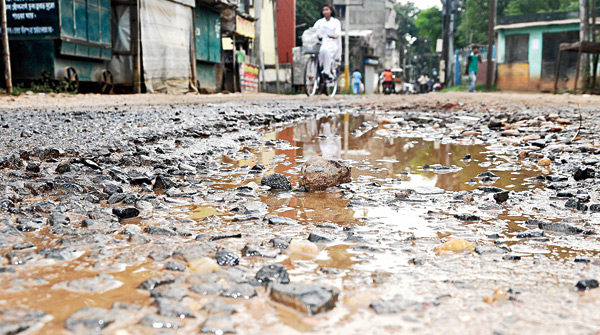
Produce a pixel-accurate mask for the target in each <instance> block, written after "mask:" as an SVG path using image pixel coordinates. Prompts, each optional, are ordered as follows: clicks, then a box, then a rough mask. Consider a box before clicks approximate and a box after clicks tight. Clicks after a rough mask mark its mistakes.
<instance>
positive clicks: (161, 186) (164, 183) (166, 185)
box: [152, 176, 175, 190]
mask: <svg viewBox="0 0 600 335" xmlns="http://www.w3.org/2000/svg"><path fill="white" fill-rule="evenodd" d="M171 187H175V182H173V181H172V180H171V179H169V178H168V177H166V176H157V177H156V179H155V180H154V185H153V186H152V188H153V189H155V190H168V189H170V188H171Z"/></svg>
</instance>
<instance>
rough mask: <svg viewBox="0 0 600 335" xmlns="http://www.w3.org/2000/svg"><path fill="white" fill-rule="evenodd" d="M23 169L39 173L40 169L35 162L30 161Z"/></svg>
mask: <svg viewBox="0 0 600 335" xmlns="http://www.w3.org/2000/svg"><path fill="white" fill-rule="evenodd" d="M25 170H26V171H29V172H33V173H39V172H40V170H41V169H40V166H39V165H37V164H35V163H34V162H30V163H29V164H27V166H26V167H25Z"/></svg>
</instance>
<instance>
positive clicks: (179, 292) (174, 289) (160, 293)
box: [150, 284, 188, 302]
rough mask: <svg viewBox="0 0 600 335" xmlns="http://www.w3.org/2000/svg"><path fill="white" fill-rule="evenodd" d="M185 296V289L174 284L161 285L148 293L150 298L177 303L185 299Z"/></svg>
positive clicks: (186, 292)
mask: <svg viewBox="0 0 600 335" xmlns="http://www.w3.org/2000/svg"><path fill="white" fill-rule="evenodd" d="M187 295H188V291H187V290H186V289H184V288H183V287H180V286H177V285H175V284H167V285H161V286H159V287H157V288H155V289H154V290H152V291H150V296H151V297H152V298H167V299H171V300H175V301H177V302H179V301H181V300H182V299H183V298H185V297H187Z"/></svg>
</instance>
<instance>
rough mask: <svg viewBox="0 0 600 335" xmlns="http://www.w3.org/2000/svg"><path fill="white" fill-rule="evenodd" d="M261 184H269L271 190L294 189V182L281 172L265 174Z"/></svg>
mask: <svg viewBox="0 0 600 335" xmlns="http://www.w3.org/2000/svg"><path fill="white" fill-rule="evenodd" d="M260 184H261V185H263V186H269V187H270V188H271V190H283V191H289V190H291V189H292V183H290V181H289V180H288V179H287V177H286V176H284V175H282V174H281V173H273V174H270V175H267V176H264V177H263V178H262V179H261V181H260Z"/></svg>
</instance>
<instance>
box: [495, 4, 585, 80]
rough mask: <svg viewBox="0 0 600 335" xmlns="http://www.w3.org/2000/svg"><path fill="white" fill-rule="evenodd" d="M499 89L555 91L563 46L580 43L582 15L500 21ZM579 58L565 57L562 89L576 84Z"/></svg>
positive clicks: (532, 15)
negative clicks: (560, 52) (561, 45)
mask: <svg viewBox="0 0 600 335" xmlns="http://www.w3.org/2000/svg"><path fill="white" fill-rule="evenodd" d="M495 29H496V31H497V32H498V54H497V61H498V70H497V71H498V75H497V86H498V88H500V89H503V90H528V91H551V90H554V77H555V72H556V61H557V56H558V51H559V46H560V44H561V43H575V42H578V41H579V13H578V12H560V13H542V14H531V15H516V16H505V17H499V18H498V25H497V26H496V28H495ZM576 70H577V54H576V53H564V54H563V59H562V61H561V67H560V70H559V79H560V80H559V85H558V88H559V89H567V85H569V84H570V83H572V82H573V80H575V73H576Z"/></svg>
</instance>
